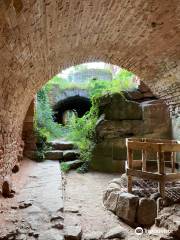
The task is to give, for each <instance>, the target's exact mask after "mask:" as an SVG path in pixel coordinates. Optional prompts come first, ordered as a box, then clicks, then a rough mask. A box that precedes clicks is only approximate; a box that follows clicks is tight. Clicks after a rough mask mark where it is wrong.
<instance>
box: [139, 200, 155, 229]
mask: <svg viewBox="0 0 180 240" xmlns="http://www.w3.org/2000/svg"><path fill="white" fill-rule="evenodd" d="M156 217H157V204H156V202H155V201H154V200H153V199H148V198H141V199H140V201H139V207H138V210H137V222H138V223H139V224H140V225H143V226H152V225H153V224H154V222H155V218H156Z"/></svg>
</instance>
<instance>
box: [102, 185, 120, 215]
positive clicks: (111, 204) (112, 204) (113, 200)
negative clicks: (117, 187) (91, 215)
mask: <svg viewBox="0 0 180 240" xmlns="http://www.w3.org/2000/svg"><path fill="white" fill-rule="evenodd" d="M106 195H107V192H106V194H105V195H104V197H103V203H104V206H105V207H106V208H107V209H108V210H110V211H112V212H116V207H117V202H118V198H119V192H116V191H114V189H113V190H112V191H111V193H110V194H109V196H108V197H107V196H106Z"/></svg>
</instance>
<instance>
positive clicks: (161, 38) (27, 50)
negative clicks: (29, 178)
mask: <svg viewBox="0 0 180 240" xmlns="http://www.w3.org/2000/svg"><path fill="white" fill-rule="evenodd" d="M179 19H180V4H179V0H166V1H157V0H151V1H145V0H136V1H134V0H130V1H126V0H123V1H119V0H113V1H107V0H94V1H90V0H86V1H83V0H73V1H67V0H62V1H55V0H31V1H27V0H1V1H0V56H1V57H0V99H1V100H0V154H1V156H0V169H1V170H0V173H1V176H4V175H6V174H8V173H10V172H11V168H12V167H13V165H14V163H15V162H16V161H17V155H18V152H19V146H20V139H21V134H22V125H23V121H24V118H25V115H26V112H27V109H28V106H29V105H30V102H31V101H32V99H33V96H34V94H35V93H36V92H37V90H38V89H39V88H40V87H41V86H42V85H43V84H44V83H46V82H47V81H48V80H49V79H50V78H51V77H52V76H54V75H55V74H57V73H58V72H59V71H60V70H61V69H64V68H66V67H68V66H72V65H75V64H80V63H83V62H87V61H97V60H100V61H104V62H108V63H111V64H116V65H119V66H121V67H124V68H126V69H128V70H131V71H132V72H134V73H135V74H136V75H138V76H139V77H140V78H141V79H144V81H145V83H146V84H147V85H148V86H149V87H150V88H151V90H152V91H153V93H155V94H156V95H158V96H159V97H161V98H163V99H165V100H166V101H167V103H168V104H169V106H170V109H171V110H172V113H176V114H179V113H178V111H179V110H178V108H179V103H180V74H179V73H180V63H179V59H180V44H179V39H180V20H179Z"/></svg>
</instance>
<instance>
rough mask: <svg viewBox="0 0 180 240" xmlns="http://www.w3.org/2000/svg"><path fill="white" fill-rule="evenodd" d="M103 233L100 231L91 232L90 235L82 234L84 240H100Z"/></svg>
mask: <svg viewBox="0 0 180 240" xmlns="http://www.w3.org/2000/svg"><path fill="white" fill-rule="evenodd" d="M102 235H103V233H102V232H100V231H92V232H91V233H86V234H84V236H83V238H84V240H99V239H101V237H102Z"/></svg>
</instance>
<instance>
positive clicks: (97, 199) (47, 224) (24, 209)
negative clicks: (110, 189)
mask: <svg viewBox="0 0 180 240" xmlns="http://www.w3.org/2000/svg"><path fill="white" fill-rule="evenodd" d="M118 176H119V175H115V174H105V173H98V172H88V173H87V174H78V173H77V172H76V171H70V172H69V173H68V174H66V175H64V174H63V175H62V174H61V171H60V165H59V162H58V161H49V160H46V161H44V162H42V163H37V162H33V161H30V160H27V159H26V160H24V161H23V162H22V165H21V168H20V171H19V172H18V173H17V174H15V175H13V182H14V185H15V186H16V188H15V191H16V194H15V197H14V198H6V199H5V198H2V197H0V240H34V239H38V240H62V239H63V238H65V240H72V239H74V240H79V239H81V237H82V239H83V240H92V239H94V240H99V239H102V238H112V236H114V237H113V239H115V238H119V239H124V240H138V239H143V240H159V239H161V240H162V239H168V240H169V238H160V237H159V233H156V234H154V233H153V234H150V235H149V233H147V234H143V235H142V236H141V237H140V236H137V235H136V234H135V230H134V229H132V228H130V227H129V226H128V225H126V224H125V223H123V222H122V221H120V220H119V219H118V218H117V216H115V215H114V214H113V213H111V212H109V211H107V210H106V209H105V208H104V206H103V204H102V196H103V191H104V190H105V189H106V187H107V184H108V182H109V181H110V180H112V179H113V178H114V177H118ZM62 180H63V181H62ZM64 188H65V191H64ZM63 196H65V197H64V198H65V201H64V199H63ZM64 202H65V203H64ZM169 212H170V211H169ZM173 214H174V213H173ZM176 215H177V214H176ZM176 220H177V218H176ZM173 224H174V223H173ZM159 230H161V231H164V230H163V229H162V228H161V229H159V228H158V231H159ZM105 236H106V237H105ZM107 236H111V237H107ZM115 236H116V237H115ZM117 236H118V237H117ZM174 239H175V238H173V240H174ZM178 239H179V238H178Z"/></svg>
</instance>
